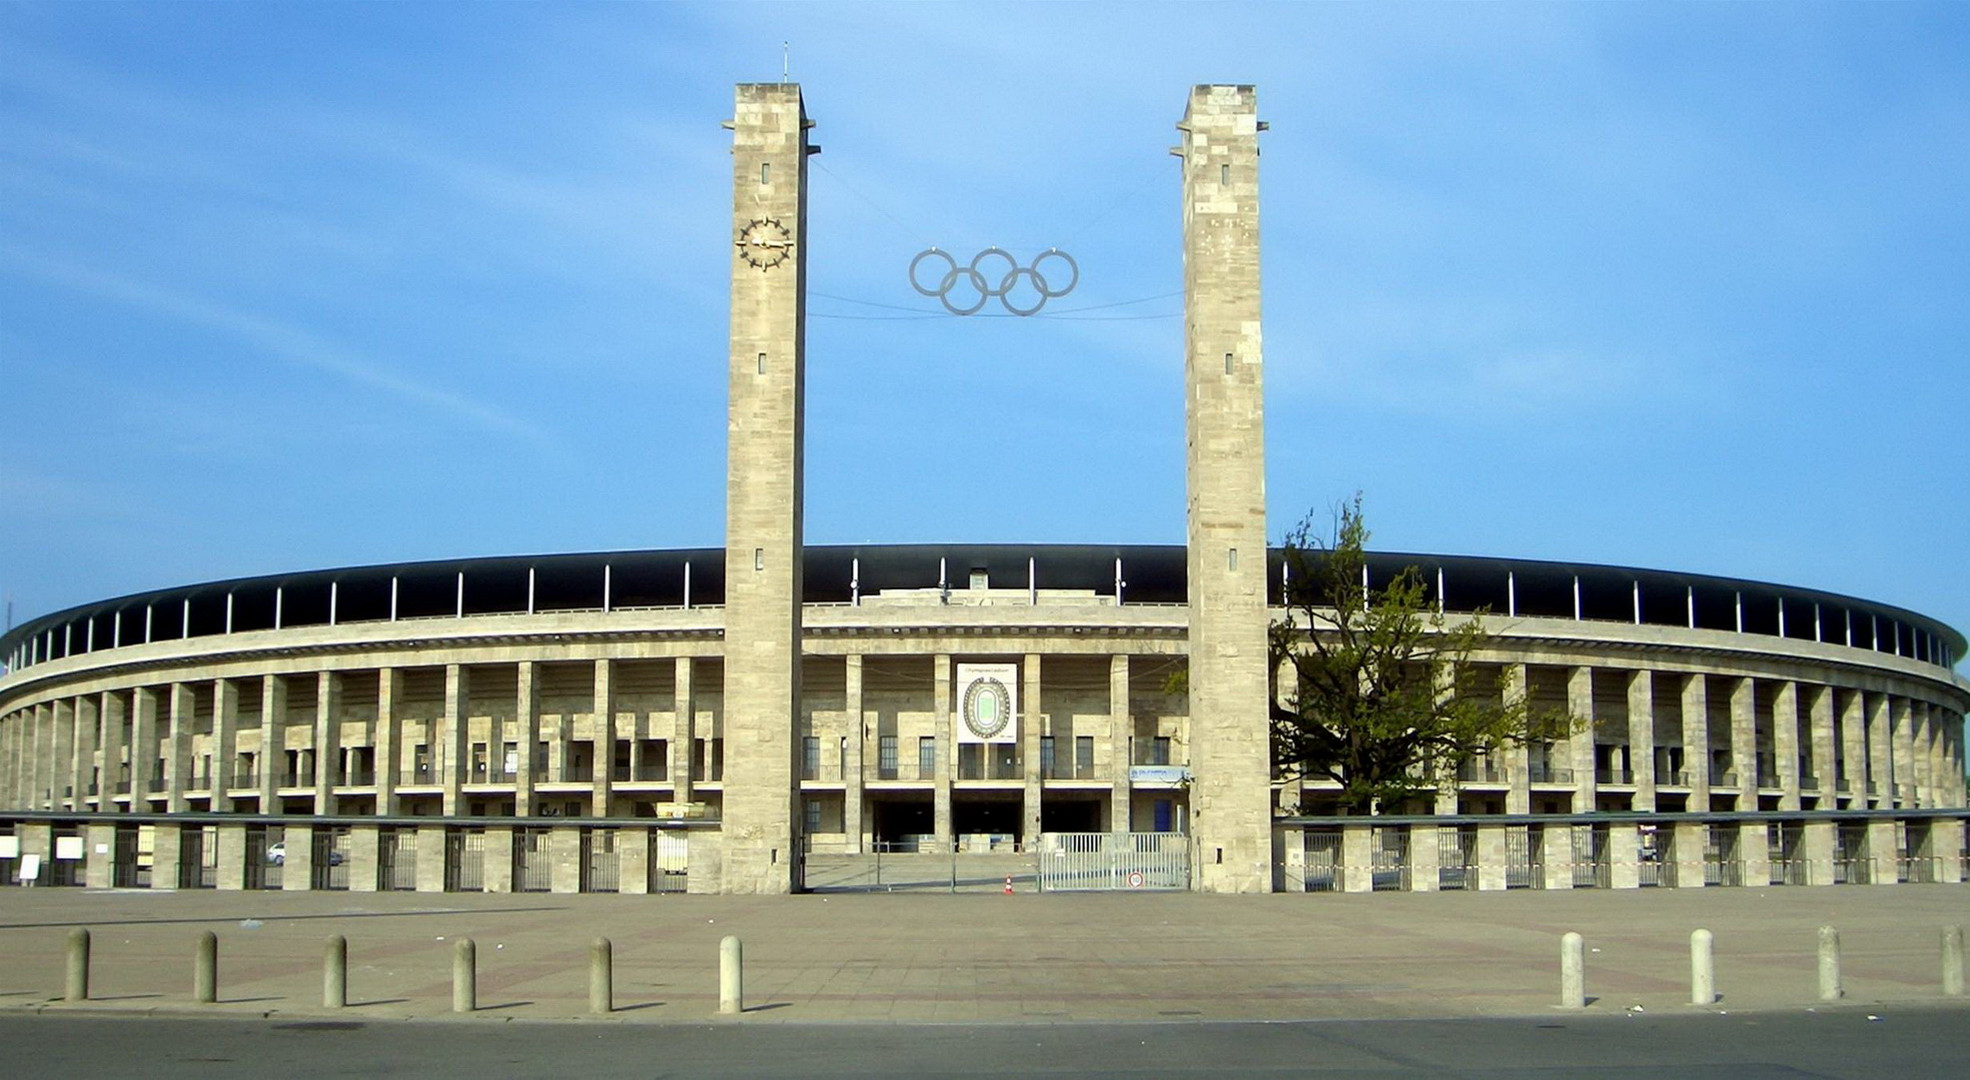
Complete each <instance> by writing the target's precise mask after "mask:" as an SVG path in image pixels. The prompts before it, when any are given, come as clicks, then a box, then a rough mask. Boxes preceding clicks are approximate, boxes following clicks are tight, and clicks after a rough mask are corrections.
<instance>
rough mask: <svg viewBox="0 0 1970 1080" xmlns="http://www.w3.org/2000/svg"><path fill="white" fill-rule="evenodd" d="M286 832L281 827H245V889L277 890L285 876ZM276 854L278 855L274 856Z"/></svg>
mask: <svg viewBox="0 0 1970 1080" xmlns="http://www.w3.org/2000/svg"><path fill="white" fill-rule="evenodd" d="M285 834H286V830H285V828H284V827H283V826H279V825H276V826H273V827H271V828H269V827H268V826H265V825H248V826H247V827H246V882H245V884H246V887H247V888H249V889H278V888H280V887H281V882H282V880H283V878H284V876H285V874H286V862H287V858H286V854H285V853H286V851H287V847H286V845H285V842H284V841H285ZM276 852H278V853H279V854H278V855H276Z"/></svg>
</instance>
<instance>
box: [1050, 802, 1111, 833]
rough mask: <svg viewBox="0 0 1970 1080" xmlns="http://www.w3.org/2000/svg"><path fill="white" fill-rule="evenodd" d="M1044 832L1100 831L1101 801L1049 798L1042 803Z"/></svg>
mask: <svg viewBox="0 0 1970 1080" xmlns="http://www.w3.org/2000/svg"><path fill="white" fill-rule="evenodd" d="M1040 831H1042V832H1074V833H1081V832H1100V831H1101V803H1100V802H1099V801H1098V800H1095V799H1047V800H1044V801H1042V802H1041V803H1040Z"/></svg>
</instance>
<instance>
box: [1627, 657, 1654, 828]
mask: <svg viewBox="0 0 1970 1080" xmlns="http://www.w3.org/2000/svg"><path fill="white" fill-rule="evenodd" d="M1628 764H1629V766H1630V767H1632V768H1633V769H1634V770H1635V804H1634V807H1635V809H1636V810H1640V811H1643V812H1647V811H1652V810H1654V809H1655V784H1656V777H1655V673H1654V672H1652V671H1648V670H1646V669H1644V670H1641V671H1637V672H1634V673H1632V674H1631V675H1629V677H1628Z"/></svg>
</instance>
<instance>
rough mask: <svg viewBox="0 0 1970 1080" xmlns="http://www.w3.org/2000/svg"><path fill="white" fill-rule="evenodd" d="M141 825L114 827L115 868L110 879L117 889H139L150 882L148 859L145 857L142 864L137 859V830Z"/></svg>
mask: <svg viewBox="0 0 1970 1080" xmlns="http://www.w3.org/2000/svg"><path fill="white" fill-rule="evenodd" d="M139 828H141V826H137V825H118V826H117V827H116V842H115V856H114V857H115V862H114V863H112V864H111V865H112V866H113V867H114V868H115V869H114V871H113V876H112V881H113V883H114V884H115V885H116V887H117V888H119V889H141V888H144V887H146V886H148V885H149V884H150V860H149V858H148V857H146V858H145V860H144V862H143V864H142V865H139V863H138V861H137V830H138V829H139Z"/></svg>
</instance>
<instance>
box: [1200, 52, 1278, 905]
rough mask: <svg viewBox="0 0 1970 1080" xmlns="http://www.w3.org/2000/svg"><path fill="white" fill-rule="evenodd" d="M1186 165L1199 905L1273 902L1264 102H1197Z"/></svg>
mask: <svg viewBox="0 0 1970 1080" xmlns="http://www.w3.org/2000/svg"><path fill="white" fill-rule="evenodd" d="M1177 128H1178V130H1179V131H1180V132H1181V133H1182V136H1181V140H1180V142H1181V145H1180V146H1179V147H1178V148H1177V150H1176V153H1177V154H1178V155H1179V156H1180V157H1182V159H1183V283H1184V404H1185V409H1184V413H1185V420H1186V432H1187V439H1186V445H1187V446H1188V455H1187V465H1186V470H1185V473H1186V478H1187V485H1186V486H1187V490H1188V496H1189V511H1188V514H1187V531H1186V537H1185V539H1186V548H1187V558H1188V566H1189V575H1188V578H1189V589H1190V594H1189V600H1190V609H1189V615H1190V634H1189V657H1190V695H1189V696H1190V705H1189V711H1190V722H1191V726H1192V730H1194V731H1199V732H1205V731H1208V732H1210V733H1211V734H1210V737H1209V738H1200V739H1193V740H1192V741H1191V789H1190V821H1191V826H1192V832H1193V835H1194V836H1195V837H1196V839H1197V851H1198V856H1199V857H1198V862H1199V863H1201V864H1202V865H1201V866H1200V867H1199V873H1198V874H1196V875H1195V877H1194V878H1193V881H1194V882H1195V887H1196V888H1198V889H1200V890H1202V891H1205V892H1237V893H1249V892H1268V891H1270V890H1271V888H1272V870H1271V861H1272V829H1271V821H1272V807H1271V802H1272V800H1271V744H1270V738H1271V736H1270V731H1269V724H1270V707H1269V702H1270V698H1271V682H1270V678H1269V672H1268V671H1267V664H1268V662H1269V661H1268V658H1267V641H1266V631H1267V608H1266V585H1267V580H1266V579H1267V573H1266V517H1265V418H1264V397H1265V395H1264V378H1263V375H1264V370H1265V365H1264V359H1263V344H1262V341H1261V338H1260V329H1259V322H1260V313H1259V144H1258V132H1259V122H1258V99H1257V95H1256V94H1255V93H1254V92H1253V90H1252V88H1251V87H1250V86H1197V87H1194V88H1193V89H1192V90H1191V93H1190V103H1189V107H1188V108H1187V109H1186V110H1185V112H1184V117H1183V122H1182V123H1180V124H1178V125H1177Z"/></svg>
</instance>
